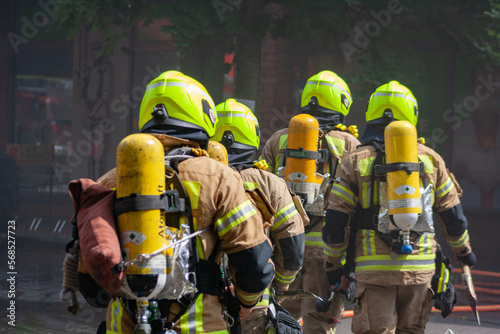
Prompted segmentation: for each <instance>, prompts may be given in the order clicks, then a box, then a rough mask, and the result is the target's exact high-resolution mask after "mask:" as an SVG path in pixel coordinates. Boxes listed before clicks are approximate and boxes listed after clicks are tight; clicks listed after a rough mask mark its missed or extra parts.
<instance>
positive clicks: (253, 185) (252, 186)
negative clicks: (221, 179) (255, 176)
mask: <svg viewBox="0 0 500 334" xmlns="http://www.w3.org/2000/svg"><path fill="white" fill-rule="evenodd" d="M243 185H244V186H245V189H247V190H252V189H255V188H258V187H259V183H258V182H250V181H245V182H243Z"/></svg>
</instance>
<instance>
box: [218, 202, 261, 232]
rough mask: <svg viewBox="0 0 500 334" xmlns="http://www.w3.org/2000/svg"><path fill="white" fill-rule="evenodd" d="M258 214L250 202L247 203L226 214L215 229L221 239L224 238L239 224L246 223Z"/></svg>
mask: <svg viewBox="0 0 500 334" xmlns="http://www.w3.org/2000/svg"><path fill="white" fill-rule="evenodd" d="M256 213H257V211H256V210H255V208H254V207H253V205H252V203H251V202H250V201H245V202H243V203H242V204H240V205H238V206H237V207H236V208H234V209H232V210H231V211H229V212H228V213H226V214H225V215H224V217H222V218H220V219H218V220H217V221H216V222H215V228H216V230H217V233H218V234H219V237H222V236H223V235H225V234H226V233H227V232H228V231H229V230H231V229H232V228H233V227H235V226H237V225H238V224H239V223H241V222H242V221H245V220H246V219H248V218H250V217H251V216H253V215H254V214H256Z"/></svg>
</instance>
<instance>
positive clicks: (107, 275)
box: [68, 179, 123, 296]
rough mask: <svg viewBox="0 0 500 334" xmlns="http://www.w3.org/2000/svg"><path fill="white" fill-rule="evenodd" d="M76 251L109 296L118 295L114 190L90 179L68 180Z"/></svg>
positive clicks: (118, 250) (119, 279)
mask: <svg viewBox="0 0 500 334" xmlns="http://www.w3.org/2000/svg"><path fill="white" fill-rule="evenodd" d="M68 189H69V193H70V195H71V197H72V198H73V205H74V207H75V212H76V221H77V228H78V237H79V244H80V252H81V257H82V260H83V263H84V265H85V266H86V267H87V269H88V271H89V272H90V274H91V275H92V278H93V279H94V280H95V281H96V282H97V283H98V284H99V285H100V286H101V287H103V288H104V289H105V290H107V291H108V292H109V293H111V294H112V295H113V296H119V295H120V294H121V286H122V279H123V271H121V270H119V269H120V266H121V265H122V258H121V248H120V242H119V240H118V234H117V232H116V223H115V218H114V215H113V206H114V201H115V192H114V190H111V189H109V188H106V187H104V186H102V185H101V184H99V183H96V182H94V181H93V180H90V179H79V180H73V181H71V182H70V184H69V186H68Z"/></svg>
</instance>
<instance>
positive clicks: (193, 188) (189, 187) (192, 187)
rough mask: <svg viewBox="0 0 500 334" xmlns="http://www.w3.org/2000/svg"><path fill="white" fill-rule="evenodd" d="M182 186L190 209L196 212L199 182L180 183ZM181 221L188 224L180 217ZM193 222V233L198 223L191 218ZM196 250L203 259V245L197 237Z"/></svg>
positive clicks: (199, 188) (198, 199)
mask: <svg viewBox="0 0 500 334" xmlns="http://www.w3.org/2000/svg"><path fill="white" fill-rule="evenodd" d="M182 184H183V185H184V188H185V189H186V192H187V194H188V197H189V202H190V204H191V209H193V210H196V209H198V205H199V202H200V191H201V182H198V181H182ZM181 219H182V221H181V223H184V224H185V223H188V222H187V221H185V220H184V219H183V218H182V217H181ZM192 220H193V228H194V230H195V231H197V230H198V222H197V220H196V218H195V217H193V218H192ZM196 249H197V250H198V255H199V256H200V258H201V259H204V258H205V254H204V252H203V245H202V244H201V240H200V238H199V237H196Z"/></svg>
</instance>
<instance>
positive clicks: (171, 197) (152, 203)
mask: <svg viewBox="0 0 500 334" xmlns="http://www.w3.org/2000/svg"><path fill="white" fill-rule="evenodd" d="M196 156H198V155H196V154H194V153H193V149H192V148H190V147H181V148H174V149H172V150H170V151H168V152H166V155H165V168H166V184H165V185H166V189H170V190H167V191H166V192H164V196H163V197H162V198H161V199H160V198H157V199H154V200H153V199H152V198H147V197H149V196H137V197H129V198H126V199H125V200H122V201H120V202H117V203H116V207H115V210H116V213H117V214H118V213H122V212H125V211H129V210H134V211H137V210H148V209H152V208H155V209H157V208H161V209H162V210H164V211H165V212H166V215H165V218H166V226H171V227H176V228H180V226H179V225H180V218H181V216H183V217H185V218H186V220H187V221H189V228H190V230H191V231H194V226H193V220H192V212H191V205H190V202H189V197H188V195H187V192H186V190H185V188H184V186H183V184H182V181H181V180H180V178H179V176H178V166H179V164H180V163H181V162H183V161H185V160H187V159H190V158H192V157H196ZM161 202H163V203H161ZM203 231H205V230H201V231H197V232H194V233H191V234H190V235H189V242H190V245H189V253H190V254H189V272H190V273H194V275H188V277H189V280H190V281H191V283H193V284H194V285H195V286H196V290H197V291H196V292H194V293H187V294H184V295H182V296H181V297H180V298H178V299H176V300H170V299H158V300H157V301H156V303H154V304H153V305H157V309H156V310H155V309H154V306H153V307H152V310H151V317H150V319H151V320H150V321H151V327H152V329H153V330H154V329H155V328H157V329H158V330H160V329H161V330H163V329H171V328H172V326H173V324H174V323H175V322H176V321H177V320H179V319H180V317H181V316H182V315H183V314H184V313H185V312H186V311H187V309H189V307H190V306H191V305H192V303H193V302H194V301H195V300H196V298H197V297H198V295H199V294H200V293H207V294H210V295H215V296H219V297H220V298H221V299H222V298H223V297H224V285H225V284H224V282H225V281H223V278H222V273H221V269H220V267H219V265H217V263H216V261H215V260H216V254H217V250H218V246H219V244H218V243H217V244H216V245H215V247H214V250H213V251H212V253H211V254H210V256H209V258H208V259H207V260H203V259H200V258H199V256H198V253H197V251H196V249H197V247H196V238H194V236H196V235H198V234H200V233H201V232H203ZM183 239H184V238H183ZM181 240H182V239H181ZM181 240H179V241H181ZM158 251H161V250H158ZM129 262H131V261H129ZM125 265H127V264H125ZM128 265H130V264H128ZM123 301H124V302H125V305H126V306H127V307H126V308H127V310H128V311H129V313H131V314H133V315H135V314H136V313H137V310H136V309H137V308H136V302H135V300H133V299H123ZM173 303H177V304H178V305H179V306H180V311H179V312H178V314H177V315H176V316H175V317H174V318H173V319H172V320H169V321H168V322H167V320H166V318H164V317H162V315H167V316H168V314H169V313H170V307H171V306H172V304H173ZM151 306H152V305H150V308H151ZM153 333H154V332H153ZM161 333H163V332H161Z"/></svg>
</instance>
